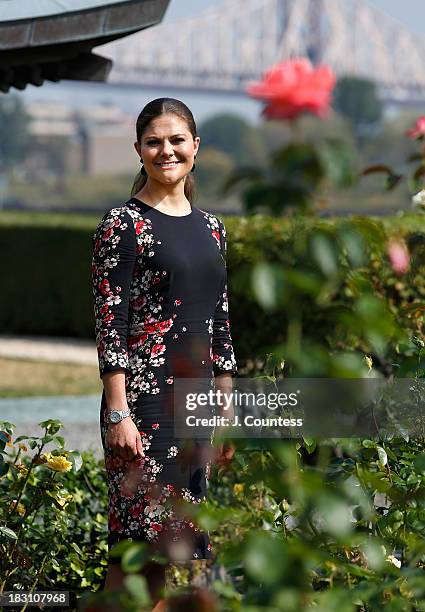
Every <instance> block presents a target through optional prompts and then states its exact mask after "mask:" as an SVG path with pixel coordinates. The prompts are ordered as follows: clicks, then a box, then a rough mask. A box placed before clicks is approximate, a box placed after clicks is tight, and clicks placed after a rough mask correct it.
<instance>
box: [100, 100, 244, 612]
mask: <svg viewBox="0 0 425 612" xmlns="http://www.w3.org/2000/svg"><path fill="white" fill-rule="evenodd" d="M136 132H137V140H136V142H135V143H134V147H135V149H136V151H137V154H138V155H139V156H140V161H141V162H142V164H143V166H142V171H141V173H140V174H139V175H138V177H137V178H136V181H135V185H134V187H133V190H132V197H131V198H130V199H129V200H128V201H127V202H126V203H125V204H124V205H121V206H118V207H115V208H113V209H112V210H110V211H108V212H106V213H105V215H104V217H103V219H102V221H101V222H100V224H99V226H98V228H97V230H96V232H95V234H94V236H93V268H92V269H93V292H94V303H95V320H96V342H97V348H98V357H99V370H100V375H101V378H102V381H103V385H104V392H103V394H102V402H101V414H100V427H101V435H102V444H103V447H104V452H105V466H106V470H107V475H108V482H109V493H110V502H109V537H108V542H109V546H110V547H112V546H113V545H114V544H115V543H117V542H119V541H121V540H124V539H128V538H129V539H133V540H141V541H144V542H146V543H147V544H148V545H149V549H150V550H152V552H158V551H159V552H161V553H162V554H163V555H164V556H165V557H166V558H167V559H169V560H170V561H171V562H181V561H194V560H199V559H209V558H211V557H212V555H213V550H212V546H211V543H210V540H209V534H208V532H205V531H203V530H201V529H200V528H199V527H198V526H197V525H196V523H195V521H194V519H193V518H191V517H190V516H182V514H181V511H180V512H179V510H178V507H177V508H176V506H178V504H179V502H182V501H183V502H186V503H187V502H189V503H191V504H199V503H200V502H201V501H203V500H204V499H205V498H206V493H207V486H208V481H209V478H210V471H211V468H212V465H213V463H214V461H215V460H217V462H220V461H222V460H223V461H225V460H228V459H230V458H231V449H230V451H229V449H228V448H226V446H225V445H221V446H220V447H219V449H218V451H215V449H213V445H212V442H211V437H207V438H205V436H203V435H202V432H198V433H199V438H197V436H196V432H194V439H191V440H184V439H179V438H177V437H176V436H175V435H174V393H173V391H174V385H175V382H176V380H177V379H178V378H190V379H196V380H195V381H191V383H192V384H193V385H195V383H196V389H197V391H198V392H199V391H200V390H201V391H202V390H203V391H205V392H208V391H209V390H210V389H211V388H214V387H216V388H217V389H218V388H221V389H225V390H226V391H229V390H230V388H231V385H232V376H234V375H235V374H236V361H235V356H234V353H233V346H232V339H231V335H230V324H229V315H228V300H227V273H226V263H225V257H226V231H225V228H224V225H223V223H222V222H221V221H220V220H219V219H218V218H217V217H215V216H214V215H212V214H210V213H208V212H206V211H204V210H200V209H199V208H196V207H195V206H193V205H192V200H193V176H192V172H193V170H194V167H195V165H194V159H195V156H196V153H197V151H198V148H199V143H200V139H199V137H198V135H197V133H196V126H195V122H194V119H193V116H192V113H191V111H190V110H189V109H188V108H187V106H186V105H185V104H183V103H182V102H180V101H179V100H174V99H170V98H159V99H156V100H153V101H152V102H150V103H149V104H148V105H147V106H146V107H145V108H144V109H143V110H142V112H141V113H140V115H139V118H138V120H137V126H136ZM110 561H111V563H110V568H109V570H108V578H107V582H106V586H107V587H108V588H109V587H110V586H112V585H114V584H116V582H117V580H118V579H120V576H119V575H118V574H119V568H118V570H117V568H116V567H115V568H114V567H113V558H112V557H111V559H110ZM161 571H162V568H157V572H156V573H155V572H154V575H155V577H152V580H150V579H149V578H148V583H149V585H151V586H152V589H153V590H151V593H152V594H153V597H154V598H156V599H158V593H157V590H156V591H155V589H156V587H155V584H160V583H162V582H163V579H162V578H161ZM152 576H153V574H152ZM158 609H159V608H158Z"/></svg>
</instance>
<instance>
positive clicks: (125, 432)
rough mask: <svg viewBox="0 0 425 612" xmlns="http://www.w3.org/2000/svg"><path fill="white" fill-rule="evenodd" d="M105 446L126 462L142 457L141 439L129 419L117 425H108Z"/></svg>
mask: <svg viewBox="0 0 425 612" xmlns="http://www.w3.org/2000/svg"><path fill="white" fill-rule="evenodd" d="M106 445H107V447H108V448H110V449H111V450H112V452H113V453H114V454H115V455H118V456H119V457H121V458H122V459H125V460H127V461H131V460H132V459H135V458H136V457H144V452H143V447H142V438H141V436H140V433H139V431H138V429H137V427H136V425H135V423H134V421H133V420H132V418H131V417H126V418H125V419H123V420H122V421H120V422H119V423H108V429H107V431H106Z"/></svg>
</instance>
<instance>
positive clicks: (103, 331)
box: [92, 208, 136, 378]
mask: <svg viewBox="0 0 425 612" xmlns="http://www.w3.org/2000/svg"><path fill="white" fill-rule="evenodd" d="M92 243H93V258H92V287H93V297H94V317H95V334H96V347H97V355H98V362H99V372H100V378H102V376H103V374H105V373H107V372H112V371H113V370H119V369H128V347H127V336H128V311H129V303H130V285H131V280H132V275H133V270H134V265H135V262H136V234H135V230H134V224H133V220H132V218H131V216H130V215H129V214H128V212H127V211H126V210H122V209H120V208H113V209H111V210H110V211H109V212H107V213H106V214H105V215H104V216H103V218H102V220H101V221H100V223H99V225H98V226H97V228H96V231H95V233H94V234H93V238H92Z"/></svg>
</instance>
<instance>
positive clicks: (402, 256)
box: [387, 240, 410, 275]
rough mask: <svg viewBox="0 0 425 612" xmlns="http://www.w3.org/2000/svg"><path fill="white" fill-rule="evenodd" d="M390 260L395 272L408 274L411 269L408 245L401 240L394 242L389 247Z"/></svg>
mask: <svg viewBox="0 0 425 612" xmlns="http://www.w3.org/2000/svg"><path fill="white" fill-rule="evenodd" d="M387 253H388V259H389V260H390V265H391V267H392V269H393V270H394V272H395V273H396V274H398V275H401V274H406V272H407V271H408V269H409V264H410V256H409V251H408V250H407V247H406V244H405V243H404V242H403V241H401V240H392V241H391V242H390V244H389V245H388V250H387Z"/></svg>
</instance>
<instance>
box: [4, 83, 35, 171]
mask: <svg viewBox="0 0 425 612" xmlns="http://www.w3.org/2000/svg"><path fill="white" fill-rule="evenodd" d="M28 123H29V118H28V115H27V114H26V112H25V108H24V105H23V104H22V102H21V100H20V99H19V98H18V97H17V96H14V95H2V96H0V172H1V171H2V170H3V171H5V170H9V169H10V168H12V167H13V165H14V164H16V163H18V162H20V161H21V160H22V159H23V158H24V157H25V152H26V147H27V144H28V141H29V132H28Z"/></svg>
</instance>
